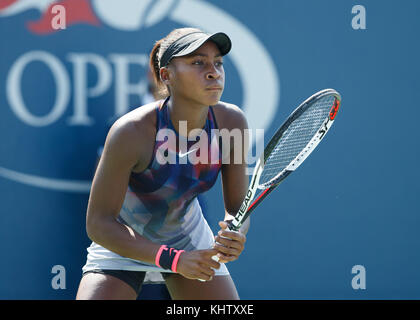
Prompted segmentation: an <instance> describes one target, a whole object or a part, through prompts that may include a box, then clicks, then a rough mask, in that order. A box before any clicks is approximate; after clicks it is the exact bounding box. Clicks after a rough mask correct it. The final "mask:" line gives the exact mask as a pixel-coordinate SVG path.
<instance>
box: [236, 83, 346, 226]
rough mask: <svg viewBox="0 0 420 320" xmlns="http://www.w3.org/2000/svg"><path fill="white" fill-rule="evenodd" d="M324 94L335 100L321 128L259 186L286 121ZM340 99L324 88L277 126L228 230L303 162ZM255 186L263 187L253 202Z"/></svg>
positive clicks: (324, 130) (299, 113)
mask: <svg viewBox="0 0 420 320" xmlns="http://www.w3.org/2000/svg"><path fill="white" fill-rule="evenodd" d="M327 95H333V96H334V97H335V100H334V103H333V105H332V107H331V110H330V113H329V115H328V116H327V117H326V119H325V120H324V121H323V123H322V124H321V127H320V128H319V129H318V130H317V133H316V134H315V135H314V136H313V137H312V139H311V140H310V141H309V142H308V144H307V145H306V146H305V148H303V149H302V151H301V152H300V153H299V154H298V155H297V156H296V157H295V158H294V159H293V160H292V161H291V162H290V164H289V165H288V166H287V167H286V168H285V169H283V170H282V171H281V172H280V173H278V174H277V175H276V176H275V177H274V178H272V179H271V180H270V181H268V182H266V183H264V184H261V185H260V183H259V180H260V178H261V175H262V172H263V171H264V164H265V163H266V161H267V159H268V157H269V156H270V154H271V152H272V151H273V149H274V148H275V147H276V145H277V143H278V141H279V140H280V139H281V137H282V136H283V134H284V132H285V131H286V130H287V128H289V126H290V124H291V123H292V122H293V121H295V120H296V119H297V118H299V117H300V116H301V115H302V113H304V112H305V111H306V109H308V108H309V106H311V104H312V103H313V102H314V101H315V100H318V99H321V98H322V97H324V96H327ZM340 102H341V96H340V94H339V93H338V92H337V91H335V90H334V89H324V90H321V91H319V92H317V93H315V94H313V95H312V96H310V97H309V98H308V99H306V100H305V101H304V102H303V103H301V104H300V105H299V106H298V107H297V108H296V109H295V110H294V111H293V112H292V113H291V114H290V116H289V117H288V118H287V120H286V121H285V122H284V123H283V124H282V125H281V126H280V128H279V129H278V130H277V131H276V133H275V134H274V135H273V137H272V138H271V139H270V141H269V142H268V144H267V146H266V147H265V149H264V152H263V154H262V155H261V157H260V158H259V159H258V161H257V163H256V164H255V167H254V171H253V174H252V178H251V182H250V184H249V188H248V190H247V192H246V194H245V198H244V200H243V202H242V204H241V206H240V208H239V210H238V212H237V213H236V215H235V216H234V219H233V220H231V221H230V222H229V225H228V228H229V230H232V231H238V230H239V228H240V227H241V226H242V224H243V222H244V221H245V220H246V219H247V218H248V216H249V215H250V214H251V212H252V211H253V210H254V209H255V208H256V207H257V205H258V204H259V203H261V201H262V200H264V198H265V197H266V196H267V195H268V194H269V193H271V191H273V190H274V189H275V188H276V187H277V186H278V185H279V184H280V183H281V182H282V181H283V180H284V179H286V177H288V176H289V175H290V173H292V172H293V171H294V170H296V169H297V168H298V167H299V166H300V165H301V164H302V163H303V161H304V160H305V159H306V158H307V157H308V156H309V155H310V154H311V153H312V151H313V150H314V149H315V148H316V146H317V145H318V144H319V143H320V142H321V140H322V139H323V138H324V136H325V134H326V133H327V131H328V130H329V129H330V127H331V126H332V124H333V122H334V120H335V116H336V114H337V111H338V109H339V107H340ZM258 189H263V191H262V192H261V193H260V194H259V195H258V197H257V199H255V201H253V199H254V197H255V194H256V193H257V190H258Z"/></svg>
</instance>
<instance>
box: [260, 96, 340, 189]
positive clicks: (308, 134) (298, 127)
mask: <svg viewBox="0 0 420 320" xmlns="http://www.w3.org/2000/svg"><path fill="white" fill-rule="evenodd" d="M340 103H341V96H340V94H339V93H338V92H337V91H336V90H334V89H324V90H321V91H319V92H317V93H315V94H314V95H312V96H311V97H309V98H308V99H306V100H305V101H304V102H303V103H301V104H300V105H299V106H298V107H297V108H296V109H295V110H294V111H293V112H292V113H291V114H290V116H289V117H288V118H287V120H286V121H285V122H284V123H283V124H282V125H281V126H280V128H279V129H278V130H277V132H276V133H275V134H274V135H273V137H272V138H271V139H270V141H269V143H268V144H267V146H266V148H265V149H264V161H263V163H261V165H262V167H263V171H262V173H261V175H260V177H259V180H258V188H259V189H266V188H268V187H271V186H273V185H278V184H279V183H280V182H281V181H282V180H284V179H285V178H286V177H287V176H288V175H289V174H290V173H291V172H293V171H294V170H296V169H297V168H298V167H299V166H300V164H301V163H303V161H304V160H305V159H306V158H307V157H308V156H309V155H310V154H311V152H312V151H313V150H314V149H315V148H316V146H317V145H318V144H319V142H320V141H321V140H322V139H323V138H324V136H325V134H326V133H327V131H328V130H329V128H330V127H331V125H332V124H333V122H334V120H335V117H336V115H337V112H338V110H339V107H340Z"/></svg>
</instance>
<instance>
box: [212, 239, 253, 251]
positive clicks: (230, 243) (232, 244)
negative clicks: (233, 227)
mask: <svg viewBox="0 0 420 320" xmlns="http://www.w3.org/2000/svg"><path fill="white" fill-rule="evenodd" d="M214 241H215V242H216V243H218V244H221V245H223V246H225V247H228V248H235V249H238V250H240V251H242V250H243V249H244V247H245V245H244V243H243V242H241V241H237V240H231V239H227V238H224V237H220V236H216V237H215V239H214Z"/></svg>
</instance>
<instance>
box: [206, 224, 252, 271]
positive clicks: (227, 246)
mask: <svg viewBox="0 0 420 320" xmlns="http://www.w3.org/2000/svg"><path fill="white" fill-rule="evenodd" d="M219 226H220V228H221V230H220V231H219V232H218V234H217V235H216V236H215V238H214V240H215V245H214V247H213V248H214V249H216V250H217V251H218V253H217V256H218V258H219V262H220V263H226V262H230V261H235V260H236V259H238V257H239V255H240V254H241V253H242V251H243V250H244V248H245V241H246V236H245V235H244V234H243V233H241V232H240V231H239V232H237V231H230V230H229V229H228V228H227V227H228V223H227V222H226V221H220V222H219Z"/></svg>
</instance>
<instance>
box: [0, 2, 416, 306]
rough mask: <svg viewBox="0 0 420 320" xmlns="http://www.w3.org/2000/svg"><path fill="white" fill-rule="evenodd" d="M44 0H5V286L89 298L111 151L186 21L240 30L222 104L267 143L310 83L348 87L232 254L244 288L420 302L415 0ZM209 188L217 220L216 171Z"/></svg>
mask: <svg viewBox="0 0 420 320" xmlns="http://www.w3.org/2000/svg"><path fill="white" fill-rule="evenodd" d="M47 2H48V1H26V0H8V1H4V2H3V3H2V4H0V36H1V39H2V41H1V43H0V137H1V143H0V199H1V204H2V205H1V207H0V211H1V212H0V228H1V229H0V230H1V231H0V252H1V256H2V258H1V263H0V298H1V299H73V298H74V297H75V294H76V290H77V286H78V283H79V280H80V276H81V267H82V266H83V264H84V262H85V258H86V247H87V246H88V245H89V244H90V241H89V239H88V238H87V236H86V232H85V213H86V206H87V200H88V195H89V194H88V192H89V186H90V180H91V178H92V175H93V170H94V167H95V162H96V158H97V150H98V148H99V147H100V146H101V145H102V144H103V142H104V138H105V135H106V132H107V130H108V128H109V125H110V123H111V122H112V120H113V119H115V117H117V116H119V115H121V114H123V113H125V112H127V111H129V110H130V109H132V108H135V107H136V106H138V105H141V104H142V103H143V101H145V100H146V99H147V71H146V67H147V54H148V52H149V51H150V49H151V47H152V45H153V43H154V41H155V40H157V39H160V38H161V37H163V36H164V35H166V34H167V33H168V32H169V31H170V30H172V29H173V28H176V27H180V26H186V25H187V26H196V27H200V28H202V29H204V30H208V31H219V30H221V31H225V32H227V33H228V34H229V35H231V38H232V40H233V50H232V52H231V54H229V56H228V57H227V58H226V60H225V61H226V62H225V70H226V74H227V85H226V89H225V92H224V95H223V100H224V101H228V102H231V103H235V104H237V105H239V106H241V107H242V108H243V109H244V110H245V112H246V114H247V115H248V118H249V119H250V126H251V128H253V129H256V128H264V129H265V140H266V141H267V139H269V138H270V136H271V135H272V134H273V132H274V130H275V129H276V127H278V125H279V124H281V123H282V121H283V120H284V119H285V117H286V116H287V115H288V114H289V113H290V112H291V111H292V110H293V109H294V108H295V107H296V106H297V105H298V104H299V103H300V102H302V101H303V100H304V99H306V98H307V97H308V96H310V95H311V94H313V93H314V92H316V91H318V90H321V89H323V88H335V89H336V90H338V91H339V92H340V93H341V95H342V98H343V101H342V107H341V109H340V112H339V114H338V116H337V118H336V122H335V124H334V126H333V127H332V130H331V132H330V133H329V134H328V135H327V137H326V139H325V140H324V141H323V142H322V144H321V145H320V147H319V148H318V149H317V150H316V151H315V152H314V154H313V155H312V156H311V157H310V158H309V159H308V161H307V162H305V163H304V165H302V167H301V168H300V169H299V170H298V171H296V172H295V173H294V174H293V175H292V176H291V177H290V178H289V179H287V180H286V181H285V182H284V183H283V184H282V185H281V186H279V187H278V190H277V191H276V192H275V193H273V194H272V195H270V196H269V197H268V198H267V200H265V202H264V203H263V204H262V205H261V207H259V208H258V209H257V210H256V212H255V214H254V215H253V217H252V219H251V220H252V226H251V229H250V231H249V233H248V237H247V238H248V240H247V244H246V250H245V251H244V253H243V254H242V256H241V258H240V259H239V260H238V261H236V262H233V263H230V264H229V268H230V271H231V274H232V277H233V279H234V280H235V282H236V285H237V288H238V291H239V294H240V296H241V298H243V299H419V298H420V290H419V288H420V276H419V273H418V270H419V269H420V258H419V252H420V251H419V250H420V239H419V236H418V230H419V228H420V219H419V202H418V198H417V197H416V195H417V194H418V190H419V188H418V181H419V179H420V175H419V170H418V168H417V165H418V163H419V160H420V159H419V158H420V157H419V155H420V153H419V151H418V147H416V145H417V146H418V139H419V138H420V135H419V133H418V128H417V126H418V124H417V123H418V119H419V118H420V111H419V110H418V109H416V105H417V104H418V101H419V100H420V90H419V89H420V81H419V74H420V68H419V66H420V64H419V60H418V57H419V56H420V52H419V51H420V46H419V43H418V33H419V31H420V21H419V19H418V12H419V10H420V3H419V2H418V1H415V0H413V1H408V0H406V1H390V0H389V1H372V0H360V1H333V0H318V1H307V0H293V1H292V0H287V1H286V0H285V1H283V0H282V1H275V0H262V1H240V0H231V1H222V0H214V1H204V0H195V1H192V0H159V1H146V0H138V1H136V0H130V1H128V0H126V1H118V4H116V3H117V1H110V0H107V1H105V0H96V1H88V0H77V1H76V0H73V1H72V0H64V1H51V2H50V3H47ZM56 4H61V5H63V6H64V8H65V9H66V24H67V25H66V29H64V30H55V29H53V28H52V25H51V21H52V20H51V19H52V18H53V17H54V14H52V13H51V9H52V7H53V6H54V5H56ZM356 5H361V6H363V8H361V7H355V9H354V11H353V12H352V9H353V8H354V6H356ZM363 9H364V10H363ZM364 18H365V20H364ZM364 22H365V28H363V23H364ZM357 26H359V27H360V26H361V27H362V28H359V29H358V27H357ZM416 39H417V40H416ZM203 201H204V206H205V209H206V216H207V218H208V220H209V223H210V225H211V226H212V228H214V230H217V221H219V220H220V219H221V218H222V217H223V200H222V194H221V188H220V181H219V182H218V183H217V184H216V186H215V187H214V188H213V189H212V190H211V191H209V192H208V193H207V194H205V195H204V197H203ZM356 265H361V266H363V267H364V271H365V274H364V276H365V277H364V279H363V274H362V273H357V272H355V273H352V268H353V267H354V266H356ZM54 266H62V268H64V270H65V284H63V283H61V285H62V286H64V287H65V288H61V289H60V288H57V289H56V288H54V287H55V286H54V281H55V279H54V277H55V276H56V273H55V272H56V271H53V267H54ZM355 277H356V278H355ZM357 279H358V282H357V281H356V280H357ZM355 281H356V282H357V283H358V284H359V285H362V287H363V284H364V289H363V288H359V289H357V286H356V287H355V286H354V283H355Z"/></svg>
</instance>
